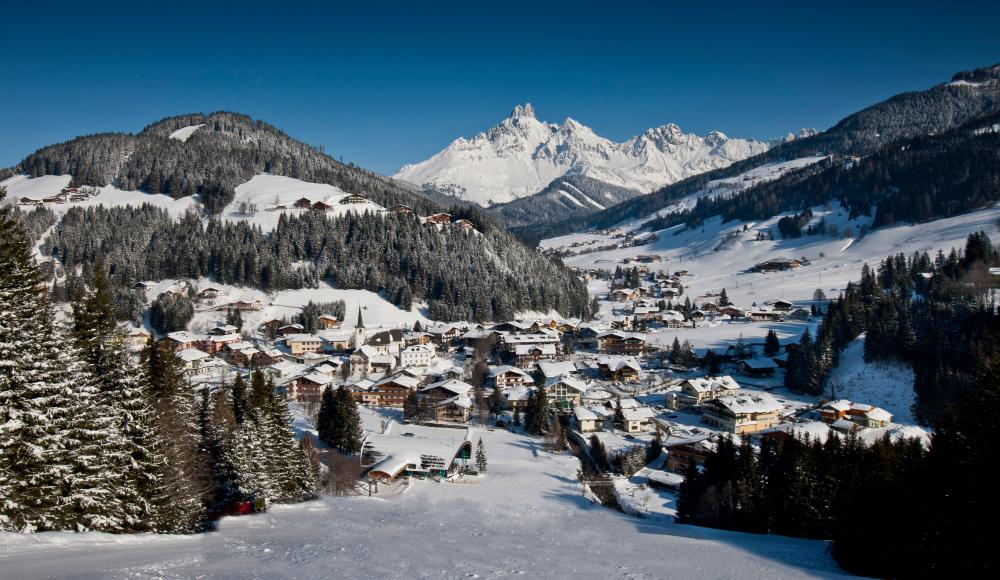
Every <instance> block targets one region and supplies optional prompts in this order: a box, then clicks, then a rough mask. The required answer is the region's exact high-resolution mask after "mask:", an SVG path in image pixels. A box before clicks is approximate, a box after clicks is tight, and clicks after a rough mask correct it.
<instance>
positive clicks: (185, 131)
mask: <svg viewBox="0 0 1000 580" xmlns="http://www.w3.org/2000/svg"><path fill="white" fill-rule="evenodd" d="M204 126H205V124H204V123H202V124H200V125H188V126H187V127H181V128H180V129H178V130H176V131H174V132H173V133H171V134H170V138H171V139H177V140H178V141H182V142H183V141H187V140H188V139H190V138H191V135H194V132H195V131H197V130H198V129H201V128H202V127H204Z"/></svg>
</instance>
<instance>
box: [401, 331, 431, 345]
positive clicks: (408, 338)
mask: <svg viewBox="0 0 1000 580" xmlns="http://www.w3.org/2000/svg"><path fill="white" fill-rule="evenodd" d="M432 340H433V339H432V338H431V335H430V334H428V333H426V332H406V333H404V334H403V345H404V346H413V345H415V344H430V343H431V341H432Z"/></svg>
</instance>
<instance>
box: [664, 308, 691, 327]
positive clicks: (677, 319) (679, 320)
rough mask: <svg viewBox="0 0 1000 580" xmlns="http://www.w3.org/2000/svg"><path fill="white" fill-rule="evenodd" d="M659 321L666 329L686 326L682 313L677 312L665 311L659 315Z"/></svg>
mask: <svg viewBox="0 0 1000 580" xmlns="http://www.w3.org/2000/svg"><path fill="white" fill-rule="evenodd" d="M660 321H661V322H663V323H664V324H666V325H667V327H668V328H680V327H682V326H684V325H686V324H687V320H686V319H685V318H684V313H682V312H679V311H677V310H667V311H666V312H662V313H660Z"/></svg>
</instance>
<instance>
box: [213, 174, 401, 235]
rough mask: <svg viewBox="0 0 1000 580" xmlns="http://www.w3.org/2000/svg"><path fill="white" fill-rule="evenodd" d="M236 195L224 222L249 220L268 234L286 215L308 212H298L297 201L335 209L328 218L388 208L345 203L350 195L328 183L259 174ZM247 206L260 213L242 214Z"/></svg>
mask: <svg viewBox="0 0 1000 580" xmlns="http://www.w3.org/2000/svg"><path fill="white" fill-rule="evenodd" d="M235 193H236V196H235V198H234V199H233V202H232V203H230V204H229V205H227V206H226V207H225V208H224V209H223V210H222V215H223V217H224V219H226V220H229V221H249V222H251V223H254V224H256V225H259V226H260V227H261V229H263V230H264V231H268V232H269V231H272V230H274V228H275V226H277V225H278V218H279V217H280V216H281V214H282V213H289V214H298V213H302V212H305V211H309V210H305V209H296V208H294V207H292V206H293V204H294V203H295V201H296V200H298V199H301V198H303V197H304V198H306V199H308V200H309V201H312V202H317V201H322V202H324V203H327V204H330V205H332V206H333V209H330V210H329V211H327V212H326V215H328V216H336V215H341V214H344V213H347V212H358V213H361V212H365V211H370V212H377V211H381V210H383V209H384V208H382V206H380V205H378V204H375V203H372V202H366V203H357V204H353V203H352V204H343V205H342V204H341V203H340V200H341V199H343V198H345V197H347V195H348V192H345V191H344V190H342V189H340V188H338V187H334V186H332V185H328V184H325V183H311V182H308V181H302V180H300V179H295V178H293V177H282V176H280V175H267V174H265V175H257V176H255V177H254V178H253V179H251V180H250V181H248V182H246V183H244V184H242V185H239V186H237V187H236V192H235ZM245 204H253V205H254V206H256V211H255V212H254V213H253V215H246V214H244V213H242V212H241V209H242V208H243V206H244V205H245ZM276 206H284V207H283V208H282V209H275V207H276Z"/></svg>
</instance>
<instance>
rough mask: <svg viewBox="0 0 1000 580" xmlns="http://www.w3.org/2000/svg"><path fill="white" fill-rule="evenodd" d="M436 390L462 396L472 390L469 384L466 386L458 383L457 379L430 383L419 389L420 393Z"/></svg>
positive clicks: (461, 382)
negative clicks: (439, 389)
mask: <svg viewBox="0 0 1000 580" xmlns="http://www.w3.org/2000/svg"><path fill="white" fill-rule="evenodd" d="M437 388H441V389H444V390H446V391H451V392H452V393H455V394H456V395H464V394H466V393H468V392H469V391H471V390H472V385H470V384H468V383H466V382H463V381H460V380H458V379H448V380H447V381H441V382H438V383H431V384H429V385H427V386H425V387H423V388H421V389H420V390H421V391H430V390H432V389H437Z"/></svg>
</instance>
